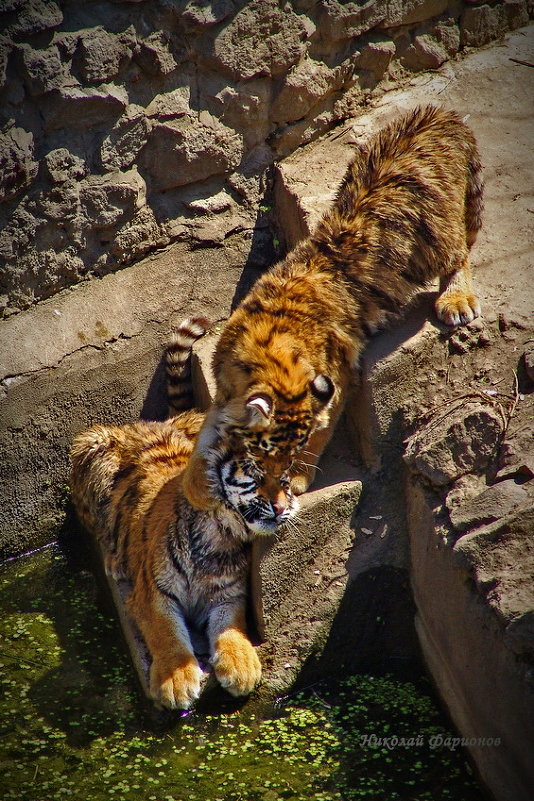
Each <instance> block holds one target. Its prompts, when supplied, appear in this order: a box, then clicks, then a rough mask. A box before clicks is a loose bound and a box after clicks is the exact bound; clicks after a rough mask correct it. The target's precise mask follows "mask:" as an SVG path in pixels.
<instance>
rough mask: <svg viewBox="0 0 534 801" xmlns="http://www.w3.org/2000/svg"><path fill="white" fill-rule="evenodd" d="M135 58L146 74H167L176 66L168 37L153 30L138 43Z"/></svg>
mask: <svg viewBox="0 0 534 801" xmlns="http://www.w3.org/2000/svg"><path fill="white" fill-rule="evenodd" d="M135 60H136V62H137V63H138V64H139V66H140V67H141V69H142V70H143V71H144V72H146V73H147V74H148V75H168V74H169V72H172V71H173V70H174V69H176V67H177V66H178V65H177V63H176V60H175V58H174V56H173V54H172V52H171V46H170V37H169V35H168V34H167V33H166V32H164V31H155V32H154V33H151V34H150V36H148V37H147V38H146V39H143V41H141V42H139V43H138V46H137V48H136V51H135Z"/></svg>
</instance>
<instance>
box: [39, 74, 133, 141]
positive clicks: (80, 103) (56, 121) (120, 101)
mask: <svg viewBox="0 0 534 801" xmlns="http://www.w3.org/2000/svg"><path fill="white" fill-rule="evenodd" d="M127 104H128V96H127V93H126V90H125V89H123V88H122V87H118V86H113V85H112V84H110V85H109V86H105V85H103V86H99V87H98V88H96V87H95V88H91V87H89V88H85V89H82V88H81V87H62V88H60V89H58V90H55V91H53V92H51V93H50V94H49V95H47V96H46V100H45V102H44V103H43V110H42V111H43V118H44V123H45V128H46V130H47V131H55V130H57V129H59V128H74V129H77V130H84V129H86V128H91V127H96V126H99V125H113V122H114V121H115V120H116V119H117V118H118V117H120V115H121V114H122V113H123V111H124V109H125V108H126V106H127Z"/></svg>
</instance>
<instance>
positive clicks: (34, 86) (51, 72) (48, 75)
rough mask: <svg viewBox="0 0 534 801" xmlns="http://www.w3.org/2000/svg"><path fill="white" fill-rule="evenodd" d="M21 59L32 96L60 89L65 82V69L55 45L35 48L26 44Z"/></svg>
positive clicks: (24, 75) (25, 79)
mask: <svg viewBox="0 0 534 801" xmlns="http://www.w3.org/2000/svg"><path fill="white" fill-rule="evenodd" d="M21 61H22V73H23V77H24V81H25V84H26V87H27V89H28V92H29V94H30V95H32V96H37V95H42V94H45V92H50V91H51V90H52V89H58V88H59V87H60V86H61V85H62V84H63V83H64V82H65V79H66V76H65V70H64V67H63V63H62V61H61V58H60V55H59V51H58V49H57V47H55V46H52V47H48V48H47V49H46V50H34V49H33V48H32V47H29V46H28V45H24V46H23V47H22V48H21Z"/></svg>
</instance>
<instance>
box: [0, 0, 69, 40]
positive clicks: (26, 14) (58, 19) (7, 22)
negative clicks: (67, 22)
mask: <svg viewBox="0 0 534 801" xmlns="http://www.w3.org/2000/svg"><path fill="white" fill-rule="evenodd" d="M0 14H2V15H5V17H4V19H3V20H2V21H1V22H2V28H3V30H2V32H3V34H4V35H5V36H7V37H9V38H10V39H14V40H17V39H20V38H22V37H27V36H34V35H35V34H38V33H43V31H48V30H50V29H51V28H55V27H57V26H58V25H61V23H62V22H63V12H62V11H61V9H60V7H59V5H58V3H55V2H54V0H6V2H3V3H2V6H1V7H0Z"/></svg>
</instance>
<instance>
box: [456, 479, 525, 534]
mask: <svg viewBox="0 0 534 801" xmlns="http://www.w3.org/2000/svg"><path fill="white" fill-rule="evenodd" d="M449 495H450V494H449ZM451 501H452V499H450V498H449V496H448V497H447V506H448V507H449V511H450V518H451V523H452V525H453V526H454V528H455V529H456V530H457V531H460V532H464V531H467V530H469V529H472V528H476V527H478V526H480V525H481V524H482V523H490V522H493V521H495V520H500V518H501V517H506V515H509V514H511V513H512V512H513V511H514V510H515V509H517V508H518V507H525V506H527V505H528V504H529V501H530V499H529V493H528V492H527V490H526V489H525V488H524V487H522V486H520V485H519V484H516V483H515V481H513V480H512V479H509V480H507V481H502V482H500V483H499V484H495V485H493V486H491V487H487V488H486V489H484V490H483V491H482V492H481V493H480V494H479V495H476V496H475V497H474V498H470V499H468V500H466V501H464V502H463V503H461V504H458V501H457V499H455V502H454V503H452V502H451Z"/></svg>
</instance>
